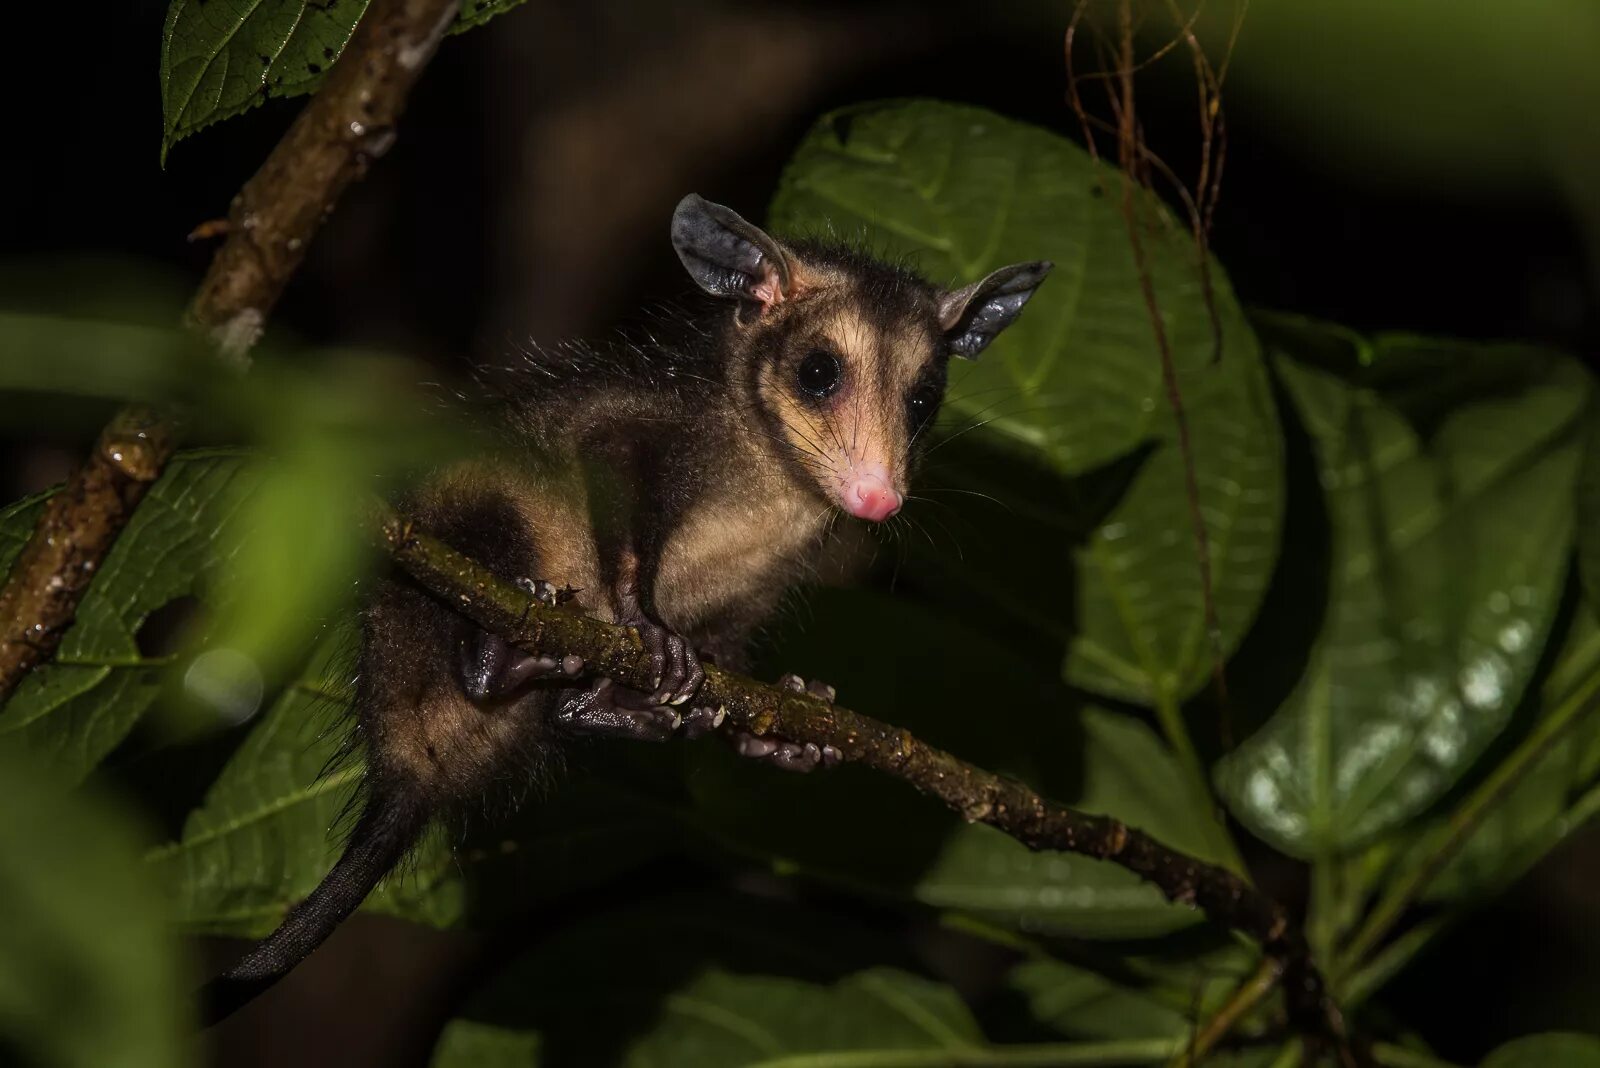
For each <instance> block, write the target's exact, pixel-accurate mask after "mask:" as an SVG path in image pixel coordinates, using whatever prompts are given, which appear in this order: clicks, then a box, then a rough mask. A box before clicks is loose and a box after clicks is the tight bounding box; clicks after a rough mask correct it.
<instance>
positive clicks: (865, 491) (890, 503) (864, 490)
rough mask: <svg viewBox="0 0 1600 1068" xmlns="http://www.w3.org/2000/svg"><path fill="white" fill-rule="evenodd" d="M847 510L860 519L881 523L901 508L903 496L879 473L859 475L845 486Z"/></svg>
mask: <svg viewBox="0 0 1600 1068" xmlns="http://www.w3.org/2000/svg"><path fill="white" fill-rule="evenodd" d="M843 496H844V506H845V510H846V511H848V512H849V513H850V514H851V515H853V516H856V517H857V518H859V519H870V520H871V521H872V522H874V523H881V522H883V521H884V520H885V519H888V518H889V517H890V516H892V515H894V514H895V513H896V512H898V511H899V510H900V505H901V503H902V498H901V496H900V493H899V491H897V490H896V489H895V488H894V487H893V486H891V485H889V483H887V482H885V481H884V480H883V479H882V478H881V477H879V476H878V475H858V476H857V477H856V479H855V481H853V482H851V483H850V484H849V485H847V486H845V488H844V494H843Z"/></svg>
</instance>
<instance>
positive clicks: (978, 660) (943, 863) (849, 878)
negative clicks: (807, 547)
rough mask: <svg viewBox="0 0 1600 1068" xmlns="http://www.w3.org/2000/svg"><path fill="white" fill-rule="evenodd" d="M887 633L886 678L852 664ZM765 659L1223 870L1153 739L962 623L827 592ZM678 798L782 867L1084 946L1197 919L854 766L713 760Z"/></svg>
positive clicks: (871, 663) (723, 833)
mask: <svg viewBox="0 0 1600 1068" xmlns="http://www.w3.org/2000/svg"><path fill="white" fill-rule="evenodd" d="M884 635H893V636H894V638H893V641H894V648H895V649H896V650H897V651H896V652H895V653H894V670H893V671H885V670H884V669H883V663H882V661H881V659H880V658H874V657H863V656H862V655H860V650H862V649H867V648H875V647H876V648H882V647H883V642H884V638H883V636H884ZM774 644H775V647H776V649H777V650H779V652H778V654H776V656H775V657H774V661H775V662H774V664H773V668H776V667H777V666H778V663H779V662H781V664H782V665H783V666H786V667H788V668H791V669H793V670H797V671H799V672H801V673H802V674H806V675H810V676H815V677H819V678H823V679H826V680H827V681H829V682H831V683H833V684H834V685H836V686H837V687H838V688H839V693H840V701H841V702H842V703H844V704H845V705H847V706H849V707H852V708H858V709H861V710H863V711H867V712H870V713H871V714H872V715H874V716H877V717H880V718H882V719H885V720H887V721H889V722H891V723H895V724H898V725H901V726H905V727H907V728H908V729H910V730H911V731H913V732H914V733H915V734H916V735H917V736H918V737H920V738H922V739H924V740H926V741H929V742H932V743H933V744H936V745H939V746H941V747H942V748H945V749H948V750H950V751H952V752H955V753H959V754H960V755H961V756H962V757H963V758H964V759H967V760H970V761H972V762H974V763H976V764H978V765H979V766H981V767H986V768H991V769H995V770H1000V771H1004V772H1007V773H1010V774H1014V775H1018V776H1020V777H1021V778H1023V779H1026V780H1028V781H1029V782H1031V783H1033V784H1034V785H1035V786H1037V787H1038V788H1040V789H1041V790H1043V791H1044V792H1045V793H1046V794H1048V795H1049V796H1052V797H1055V798H1058V799H1060V800H1062V801H1066V802H1068V803H1072V804H1075V805H1076V806H1078V807H1080V808H1084V809H1087V810H1089V811H1093V812H1105V813H1110V814H1112V815H1115V816H1118V817H1119V818H1121V819H1124V820H1126V821H1127V822H1128V823H1130V824H1132V825H1134V826H1137V827H1140V828H1143V829H1144V830H1147V831H1149V832H1150V833H1152V834H1154V835H1156V836H1157V837H1158V838H1160V839H1161V840H1162V841H1164V842H1167V843H1168V844H1170V845H1173V846H1175V847H1176V848H1179V849H1185V850H1188V851H1191V852H1194V853H1196V854H1198V855H1200V856H1202V857H1205V858H1207V859H1213V860H1214V859H1218V858H1220V857H1222V856H1223V855H1225V851H1226V846H1225V844H1224V843H1222V842H1221V841H1220V840H1219V832H1218V831H1217V829H1216V826H1215V824H1214V823H1213V822H1212V821H1211V820H1210V819H1208V818H1206V813H1205V812H1204V811H1203V809H1201V808H1200V807H1198V806H1195V805H1193V804H1191V803H1189V802H1188V801H1187V800H1186V795H1185V794H1184V791H1183V788H1182V786H1181V783H1182V777H1181V775H1180V773H1179V771H1178V768H1177V766H1176V763H1175V761H1174V759H1173V758H1172V756H1171V755H1170V754H1169V753H1168V752H1167V750H1166V749H1165V748H1164V747H1163V746H1162V744H1161V743H1160V742H1159V741H1158V740H1157V739H1156V737H1155V735H1154V733H1153V732H1152V731H1151V730H1150V728H1148V727H1147V726H1145V725H1144V724H1143V723H1141V722H1139V721H1138V720H1136V719H1134V718H1132V717H1129V716H1126V715H1117V714H1115V713H1112V712H1107V711H1105V710H1103V709H1098V708H1079V706H1078V704H1077V703H1076V702H1075V700H1074V699H1073V697H1072V696H1071V694H1070V692H1069V691H1068V690H1067V689H1066V688H1065V687H1063V686H1062V685H1061V684H1060V683H1059V682H1058V681H1056V680H1054V679H1053V678H1051V677H1050V676H1049V675H1045V674H1041V673H1040V672H1038V671H1036V670H1034V669H1032V668H1030V667H1029V666H1028V665H1027V664H1026V663H1024V662H1023V661H1021V660H1020V659H1019V658H1017V657H1016V656H1015V654H1013V653H1011V652H1010V651H1008V650H1007V649H1005V648H1004V647H1002V646H999V645H997V644H995V643H994V642H993V641H992V640H991V639H988V638H987V637H985V636H984V635H983V634H981V633H979V632H977V631H973V630H969V629H967V628H966V627H965V626H964V625H963V624H962V622H960V621H958V620H956V619H953V618H950V617H948V616H946V615H943V614H940V613H934V612H930V611H929V610H928V609H926V608H925V607H922V606H919V605H916V604H914V603H911V602H910V601H908V600H907V599H905V598H890V597H885V596H882V595H877V594H867V593H859V592H858V593H838V592H835V593H829V594H826V595H821V596H818V597H817V598H816V599H815V600H814V601H813V602H812V604H811V605H810V606H809V608H808V611H807V613H806V619H805V621H804V626H803V628H799V627H797V628H795V629H794V630H791V631H788V632H786V633H785V635H783V636H781V637H780V638H779V639H778V640H777V641H776V642H775V643H774ZM962 665H981V670H973V669H971V668H969V667H964V666H962ZM689 785H690V789H691V790H692V791H693V792H694V795H695V798H696V802H697V806H696V807H697V812H698V819H699V820H700V822H701V825H702V826H704V827H705V828H706V829H707V830H709V831H710V832H711V833H713V834H714V835H716V836H717V837H718V838H719V839H720V840H721V841H723V842H725V843H727V844H729V845H731V846H733V847H734V848H737V849H739V850H741V851H743V852H746V853H749V854H752V855H755V856H759V857H762V858H765V859H768V860H769V861H770V862H771V863H773V864H774V865H775V866H777V867H778V868H779V869H780V870H784V871H790V870H798V871H801V872H803V873H805V874H808V875H811V876H815V877H820V878H824V879H828V880H831V881H834V882H837V883H839V884H842V885H845V886H850V887H855V888H858V889H865V890H870V891H871V892H873V893H876V894H884V893H889V894H893V895H896V896H899V897H903V898H906V899H909V900H914V901H918V902H921V903H923V904H928V905H934V906H937V907H940V908H948V909H957V910H962V911H965V912H972V913H978V914H981V915H984V916H987V917H990V918H992V919H995V920H997V921H999V922H1002V923H1006V924H1010V925H1016V926H1020V927H1023V928H1026V929H1030V930H1050V931H1058V932H1065V933H1070V934H1074V935H1080V936H1086V937H1100V938H1112V937H1136V936H1145V935H1152V934H1160V933H1164V932H1167V931H1171V930H1174V929H1176V928H1179V927H1183V926H1186V925H1188V924H1190V923H1194V922H1196V921H1197V919H1198V916H1197V914H1196V913H1195V912H1193V911H1192V910H1190V909H1186V908H1182V907H1179V906H1175V905H1170V904H1168V903H1166V902H1165V901H1164V900H1163V899H1162V897H1161V895H1160V893H1159V892H1158V891H1156V890H1155V888H1153V887H1151V886H1148V885H1145V884H1143V883H1141V882H1140V881H1139V880H1138V879H1137V878H1135V877H1134V876H1133V875H1131V874H1129V873H1128V872H1126V871H1124V870H1123V869H1121V868H1118V867H1116V866H1115V865H1112V864H1108V863H1105V862H1102V861H1096V860H1091V859H1088V858H1084V857H1078V856H1072V855H1068V854H1057V853H1034V852H1031V851H1029V850H1028V849H1027V848H1026V847H1025V846H1023V845H1021V844H1020V843H1018V842H1017V841H1015V840H1014V839H1012V838H1009V837H1007V836H1006V835H1004V834H1002V833H1000V832H999V831H996V830H993V829H992V828H989V827H987V826H983V825H973V824H967V823H964V822H962V821H961V820H960V819H959V818H957V817H956V816H955V815H954V814H952V813H950V812H948V811H947V810H945V809H944V808H943V807H942V806H940V805H938V804H937V803H935V802H932V801H930V800H928V799H927V798H924V797H921V796H919V795H917V794H916V793H914V792H913V791H911V790H909V789H907V788H906V787H905V786H904V785H903V784H900V783H897V782H895V781H893V780H890V779H888V778H886V777H884V776H882V775H878V774H875V773H871V772H866V771H864V770H861V769H856V768H851V767H849V766H846V767H842V768H838V769H835V770H833V771H831V772H829V773H828V774H827V775H810V776H780V775H774V774H772V773H771V771H770V770H769V769H767V768H763V767H752V766H749V763H748V762H740V761H737V760H735V759H734V758H732V757H731V756H729V755H728V754H726V753H724V752H720V751H716V750H708V751H707V752H706V753H705V754H704V759H703V760H702V761H701V763H700V765H699V767H698V768H697V770H696V772H695V774H694V775H693V776H691V778H690V780H689ZM862 813H870V814H871V818H870V819H865V820H864V819H863V818H862V815H861V814H862Z"/></svg>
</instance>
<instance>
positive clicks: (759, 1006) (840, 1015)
mask: <svg viewBox="0 0 1600 1068" xmlns="http://www.w3.org/2000/svg"><path fill="white" fill-rule="evenodd" d="M869 947H870V948H869ZM873 949H876V950H878V952H877V953H874V952H872V950H873ZM891 953H892V950H891V949H890V948H889V947H888V946H887V945H886V944H884V943H881V942H880V941H879V939H878V938H876V937H875V936H874V935H873V933H872V932H869V931H865V930H856V929H854V928H853V927H852V926H851V925H850V924H848V923H847V922H845V921H843V920H842V919H841V918H840V917H836V916H827V915H824V914H818V913H813V912H809V911H807V910H803V909H798V908H794V907H789V906H781V905H777V904H774V903H761V902H754V901H749V900H743V899H738V898H723V897H717V898H706V899H703V900H693V899H678V900H675V901H670V902H662V903H659V904H656V905H654V906H646V907H643V908H638V907H636V908H633V909H630V910H628V911H626V912H621V913H612V914H609V915H606V916H603V917H600V918H599V919H597V920H594V921H590V922H589V923H586V924H580V925H577V926H576V927H573V928H569V929H566V930H563V931H562V932H561V933H560V934H559V935H557V936H556V937H555V938H554V939H552V940H551V941H550V942H548V943H546V944H545V945H544V946H543V947H541V948H539V949H536V950H534V951H533V952H532V953H530V954H528V955H527V956H525V957H523V958H522V959H521V960H519V961H517V962H516V963H515V964H513V965H512V966H511V967H510V968H508V969H506V971H505V972H503V973H502V974H501V975H500V976H498V977H497V978H496V979H494V980H493V981H492V982H491V983H490V984H489V985H488V986H487V987H486V988H484V989H483V990H481V991H480V992H479V993H478V994H476V995H475V996H474V997H473V998H472V999H471V1000H470V1001H469V1002H468V1003H467V1006H466V1008H465V1009H464V1010H463V1012H462V1014H461V1016H460V1017H458V1018H457V1019H456V1020H454V1021H452V1022H451V1023H450V1024H449V1025H448V1026H447V1027H446V1028H445V1031H444V1034H443V1035H442V1037H441V1038H440V1041H439V1045H438V1047H437V1048H436V1050H435V1051H434V1057H433V1062H432V1063H433V1065H434V1068H455V1066H458V1065H459V1066H465V1065H473V1066H477V1065H484V1064H489V1065H497V1066H507V1068H509V1066H512V1065H519V1066H522V1065H526V1066H532V1065H536V1064H597V1065H598V1064H607V1065H632V1066H640V1068H642V1066H644V1065H666V1064H672V1065H677V1064H683V1065H689V1064H692V1065H695V1066H697V1068H719V1066H727V1068H732V1066H753V1065H757V1064H774V1063H776V1062H778V1061H780V1060H781V1059H784V1058H789V1057H793V1058H796V1059H797V1063H813V1062H812V1061H811V1060H810V1059H805V1060H803V1061H802V1060H801V1059H802V1058H812V1057H815V1058H818V1060H817V1061H816V1063H827V1061H826V1058H828V1057H829V1056H830V1055H839V1056H854V1057H856V1058H857V1059H856V1060H852V1061H851V1062H850V1063H862V1064H865V1063H886V1062H889V1059H890V1058H896V1057H902V1056H905V1055H907V1054H908V1053H911V1052H912V1051H921V1052H922V1053H923V1054H924V1055H932V1056H933V1057H935V1058H936V1057H937V1055H938V1054H939V1051H941V1050H945V1051H953V1050H962V1051H966V1050H976V1049H980V1048H982V1047H983V1046H984V1039H983V1036H982V1034H981V1033H980V1032H979V1030H978V1027H977V1024H976V1023H975V1022H974V1021H973V1019H972V1016H971V1014H970V1013H969V1012H968V1010H967V1008H966V1006H965V1005H963V1004H962V1002H961V1000H960V998H958V997H957V996H956V994H955V992H954V991H952V990H950V989H949V988H948V987H945V986H941V985H939V984H937V983H933V982H930V981H928V980H926V979H923V978H921V977H919V976H916V975H914V974H911V973H909V972H907V971H903V970H900V969H897V968H890V967H870V968H867V967H865V962H867V961H871V960H872V959H873V958H874V957H878V958H879V959H881V958H882V956H888V955H891ZM863 968H865V970H862V969H863ZM869 1055H870V1056H875V1057H878V1058H880V1059H878V1060H871V1061H864V1060H860V1059H859V1058H862V1057H866V1056H869ZM892 1063H904V1062H902V1061H899V1060H894V1061H892ZM917 1063H922V1062H921V1061H918V1062H917ZM928 1063H937V1061H936V1060H933V1061H929V1062H928Z"/></svg>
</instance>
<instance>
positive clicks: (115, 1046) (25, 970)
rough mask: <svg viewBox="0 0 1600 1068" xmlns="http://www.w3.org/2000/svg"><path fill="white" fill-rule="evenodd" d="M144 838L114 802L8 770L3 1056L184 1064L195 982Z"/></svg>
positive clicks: (189, 1053) (2, 851) (92, 1063)
mask: <svg viewBox="0 0 1600 1068" xmlns="http://www.w3.org/2000/svg"><path fill="white" fill-rule="evenodd" d="M140 837H141V835H140V834H139V833H138V830H137V829H135V828H134V827H133V826H131V823H130V821H129V820H128V818H127V816H126V815H125V814H123V813H122V812H119V811H117V809H116V808H115V807H113V805H112V804H111V803H109V802H108V800H107V799H103V798H100V797H98V796H93V795H90V794H85V793H83V792H76V793H71V794H69V793H67V792H65V791H64V790H62V789H60V788H59V786H58V784H56V783H53V782H51V781H50V780H48V779H45V778H41V777H40V775H39V773H38V769H36V768H32V767H29V766H28V765H26V764H25V763H22V762H18V761H11V760H7V761H5V762H4V767H3V769H0V913H3V914H4V916H5V922H4V923H3V924H0V1060H3V1061H4V1062H5V1063H6V1064H38V1065H54V1066H59V1068H101V1066H103V1065H111V1064H115V1065H123V1066H126V1068H176V1066H179V1065H183V1064H187V1063H189V1062H190V1061H191V1060H192V1057H193V1049H192V1043H191V1041H190V1037H189V1030H190V1023H189V1020H188V1019H187V1018H186V1017H187V1015H188V1013H187V1006H188V997H187V991H188V986H187V983H186V982H185V981H184V977H182V976H181V975H180V970H179V967H178V954H177V947H176V945H175V944H174V942H173V940H172V938H171V935H170V933H169V932H168V930H167V925H166V909H165V908H164V907H163V903H162V900H161V897H160V895H159V894H158V893H157V892H156V888H155V887H154V886H153V885H152V884H151V881H150V880H149V879H148V878H147V877H146V875H145V873H144V872H143V871H141V870H140V867H139V862H138V856H137V850H136V847H135V843H136V842H137V841H138V840H139V838H140Z"/></svg>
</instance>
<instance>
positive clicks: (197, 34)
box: [161, 0, 522, 163]
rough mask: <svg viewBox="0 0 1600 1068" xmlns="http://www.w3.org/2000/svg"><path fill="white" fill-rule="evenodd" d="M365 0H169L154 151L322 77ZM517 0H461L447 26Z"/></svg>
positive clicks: (489, 14) (487, 15)
mask: <svg viewBox="0 0 1600 1068" xmlns="http://www.w3.org/2000/svg"><path fill="white" fill-rule="evenodd" d="M369 2H370V0H172V4H171V6H170V7H168V8H167V22H166V27H165V28H164V29H163V30H162V34H161V113H162V133H161V159H162V162H163V163H165V162H166V158H167V150H168V149H170V148H171V147H172V146H173V145H175V144H177V143H178V141H180V140H181V139H183V138H185V137H187V136H189V135H190V134H192V133H194V132H195V131H197V130H200V129H203V128H205V127H207V126H210V125H211V124H212V123H214V122H221V121H222V120H223V119H228V118H232V117H233V116H235V115H240V114H243V113H244V112H246V111H248V110H250V109H251V108H253V107H255V106H256V105H257V104H259V103H261V102H262V101H263V100H266V99H267V98H269V97H291V96H299V95H300V94H301V93H309V92H311V91H312V90H314V89H316V88H317V86H319V85H321V84H322V79H323V77H324V76H325V75H326V74H327V71H328V69H329V68H330V67H332V66H333V63H334V61H335V60H337V59H338V58H339V55H340V53H341V52H343V51H344V46H345V44H346V43H347V42H348V41H349V40H350V35H351V34H352V33H353V32H354V31H355V27H356V23H357V22H359V21H360V20H361V16H362V14H363V13H364V12H365V11H366V9H367V4H368V3H369ZM521 2H522V0H465V2H464V3H462V5H461V11H460V14H459V15H457V17H456V22H455V25H454V26H453V27H452V28H451V32H452V33H459V32H461V31H462V30H467V29H471V28H472V27H474V26H478V25H481V24H483V23H485V22H488V21H489V20H490V19H492V18H494V17H495V16H496V15H498V14H501V13H502V12H505V11H509V10H510V9H512V8H513V7H516V6H517V5H518V4H519V3H521Z"/></svg>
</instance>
